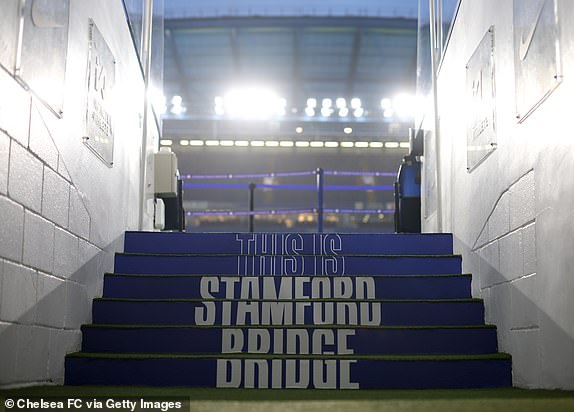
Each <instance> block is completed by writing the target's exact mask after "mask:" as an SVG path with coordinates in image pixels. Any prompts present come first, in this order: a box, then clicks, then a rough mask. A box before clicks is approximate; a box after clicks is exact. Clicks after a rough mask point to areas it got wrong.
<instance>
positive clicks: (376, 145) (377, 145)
mask: <svg viewBox="0 0 574 412" xmlns="http://www.w3.org/2000/svg"><path fill="white" fill-rule="evenodd" d="M383 146H384V144H383V142H371V143H369V147H371V148H373V149H380V148H381V147H383Z"/></svg>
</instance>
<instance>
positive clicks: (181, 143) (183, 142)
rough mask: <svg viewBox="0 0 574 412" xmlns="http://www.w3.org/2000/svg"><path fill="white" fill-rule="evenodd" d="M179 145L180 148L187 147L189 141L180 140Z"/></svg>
mask: <svg viewBox="0 0 574 412" xmlns="http://www.w3.org/2000/svg"><path fill="white" fill-rule="evenodd" d="M179 144H180V145H181V146H189V140H185V139H183V140H180V141H179Z"/></svg>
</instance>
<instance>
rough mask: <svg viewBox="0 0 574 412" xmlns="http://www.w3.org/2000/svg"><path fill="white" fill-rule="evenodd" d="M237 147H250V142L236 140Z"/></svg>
mask: <svg viewBox="0 0 574 412" xmlns="http://www.w3.org/2000/svg"><path fill="white" fill-rule="evenodd" d="M235 146H239V147H245V146H249V141H247V140H236V141H235Z"/></svg>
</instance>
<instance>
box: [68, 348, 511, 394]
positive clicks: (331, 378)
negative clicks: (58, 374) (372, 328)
mask: <svg viewBox="0 0 574 412" xmlns="http://www.w3.org/2000/svg"><path fill="white" fill-rule="evenodd" d="M65 383H66V384H67V385H134V386H193V387H218V388H300V389H307V388H310V389H311V388H315V389H417V388H420V389H431V388H446V389H454V388H493V387H508V386H511V385H512V371H511V361H510V357H509V356H508V355H505V354H495V355H472V356H469V355H416V356H412V355H411V356H360V355H349V356H320V355H308V356H304V355H296V356H290V355H227V356H222V355H156V354H87V353H78V354H72V355H68V356H67V357H66V380H65Z"/></svg>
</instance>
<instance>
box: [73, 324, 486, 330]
mask: <svg viewBox="0 0 574 412" xmlns="http://www.w3.org/2000/svg"><path fill="white" fill-rule="evenodd" d="M82 328H95V329H98V328H102V329H106V328H109V329H150V328H154V329H155V328H157V329H354V330H356V329H376V330H395V329H399V330H409V329H432V330H436V329H496V325H460V326H458V325H454V326H452V325H444V326H440V325H438V326H424V325H421V326H369V325H364V326H363V325H359V326H355V325H118V324H110V325H106V324H89V325H82Z"/></svg>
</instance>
